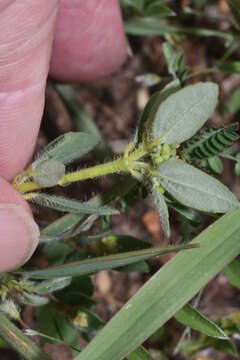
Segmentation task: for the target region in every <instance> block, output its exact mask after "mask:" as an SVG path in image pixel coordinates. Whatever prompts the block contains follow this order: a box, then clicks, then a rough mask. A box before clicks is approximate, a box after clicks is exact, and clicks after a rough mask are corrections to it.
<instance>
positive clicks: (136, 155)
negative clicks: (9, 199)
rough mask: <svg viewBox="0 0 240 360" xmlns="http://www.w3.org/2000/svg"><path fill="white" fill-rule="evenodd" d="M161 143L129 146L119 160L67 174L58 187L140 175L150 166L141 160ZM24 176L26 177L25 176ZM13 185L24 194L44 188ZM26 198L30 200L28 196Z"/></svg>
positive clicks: (26, 183)
mask: <svg viewBox="0 0 240 360" xmlns="http://www.w3.org/2000/svg"><path fill="white" fill-rule="evenodd" d="M159 141H160V139H159V138H158V139H155V140H154V141H152V142H151V143H148V144H145V145H144V146H143V145H142V146H140V147H138V148H137V149H135V150H133V149H134V145H135V144H129V145H128V146H127V147H126V150H125V152H124V154H123V155H122V156H121V157H120V158H119V159H117V160H114V161H110V162H107V163H105V164H100V165H96V166H92V167H89V168H87V169H82V170H77V171H74V172H71V173H67V174H65V175H64V176H63V177H62V178H61V179H60V180H59V181H58V183H57V184H56V185H60V186H64V185H68V184H70V183H72V182H76V181H83V180H87V179H94V178H96V177H99V176H103V175H109V174H114V173H119V172H127V173H130V174H132V173H133V172H136V173H138V170H139V171H140V172H141V170H143V169H145V170H146V169H147V168H148V165H147V164H145V163H144V162H141V161H139V160H140V159H141V158H143V157H144V156H145V155H146V154H148V153H150V152H151V151H152V150H153V149H154V148H155V147H156V146H157V145H158V144H159ZM22 176H24V174H23V175H22ZM18 177H19V175H18ZM12 185H13V186H14V187H15V188H16V189H17V190H18V191H20V192H21V193H22V194H24V193H28V192H32V191H35V190H40V189H42V186H40V185H38V184H37V183H35V182H33V181H26V182H23V183H21V181H20V182H19V181H15V180H13V182H12ZM24 197H26V198H28V196H26V195H25V196H24ZM31 197H32V194H30V198H31Z"/></svg>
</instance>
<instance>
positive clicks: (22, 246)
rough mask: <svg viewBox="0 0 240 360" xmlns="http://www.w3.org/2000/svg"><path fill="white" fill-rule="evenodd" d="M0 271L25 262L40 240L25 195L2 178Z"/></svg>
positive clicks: (0, 194)
mask: <svg viewBox="0 0 240 360" xmlns="http://www.w3.org/2000/svg"><path fill="white" fill-rule="evenodd" d="M0 189H1V191H0V273H2V272H6V271H10V270H13V269H15V268H17V267H19V266H21V265H22V264H24V263H25V262H26V261H27V260H28V259H29V258H30V257H31V256H32V254H33V252H34V250H35V249H36V247H37V244H38V241H39V229H38V226H37V224H36V223H35V221H34V220H33V217H32V213H31V209H30V207H29V205H28V203H27V202H26V201H25V200H24V199H23V197H22V196H21V195H20V194H19V193H18V192H17V191H16V190H15V189H14V188H13V187H12V186H11V185H10V184H9V183H8V182H7V181H6V180H4V179H2V178H0Z"/></svg>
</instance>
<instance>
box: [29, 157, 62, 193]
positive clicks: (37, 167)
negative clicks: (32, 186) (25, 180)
mask: <svg viewBox="0 0 240 360" xmlns="http://www.w3.org/2000/svg"><path fill="white" fill-rule="evenodd" d="M32 170H33V172H34V173H35V174H34V176H33V181H34V182H35V183H37V184H38V185H40V186H43V187H48V186H54V185H56V184H57V182H58V181H59V180H60V179H61V178H62V177H63V176H64V175H65V165H64V164H62V163H61V162H59V161H56V160H53V159H50V160H46V161H43V162H40V163H35V164H34V163H33V165H32Z"/></svg>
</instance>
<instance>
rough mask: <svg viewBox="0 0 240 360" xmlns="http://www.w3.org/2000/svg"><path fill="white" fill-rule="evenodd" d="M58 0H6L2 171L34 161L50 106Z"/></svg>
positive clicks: (0, 90)
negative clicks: (48, 86) (47, 105)
mask: <svg viewBox="0 0 240 360" xmlns="http://www.w3.org/2000/svg"><path fill="white" fill-rule="evenodd" d="M57 3H58V1H57V0H51V1H48V0H41V1H32V0H21V1H18V0H2V2H1V6H0V23H1V31H0V44H1V45H0V174H1V175H2V176H3V177H4V178H6V179H10V178H12V177H13V176H14V175H15V174H17V173H18V172H20V171H21V170H22V169H23V168H24V167H25V165H26V164H27V162H28V161H29V160H30V158H31V155H32V152H33V149H34V145H35V140H36V136H37V133H38V129H39V124H40V120H41V117H42V112H43V105H44V90H45V83H46V77H47V73H48V69H49V59H50V52H51V44H52V38H53V30H54V24H55V18H56V13H57Z"/></svg>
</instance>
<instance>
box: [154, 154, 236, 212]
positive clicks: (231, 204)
mask: <svg viewBox="0 0 240 360" xmlns="http://www.w3.org/2000/svg"><path fill="white" fill-rule="evenodd" d="M158 174H159V182H160V184H161V185H162V186H163V187H164V188H165V189H166V190H167V191H168V192H169V193H170V194H171V195H172V196H173V197H174V198H175V199H177V200H178V201H180V202H181V203H183V204H184V205H186V206H189V207H191V208H193V209H198V210H201V211H207V212H213V213H225V212H227V211H230V210H233V209H236V208H237V207H239V201H238V199H237V198H236V196H235V195H234V194H233V193H231V191H230V190H228V188H227V187H226V186H225V185H223V184H222V183H221V182H220V181H218V180H216V179H214V178H213V177H211V176H209V175H207V174H205V173H204V172H202V171H200V170H198V169H196V168H195V167H194V166H191V165H188V164H186V163H184V162H182V161H177V160H176V161H175V160H169V161H164V162H163V163H161V164H160V165H159V166H158Z"/></svg>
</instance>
